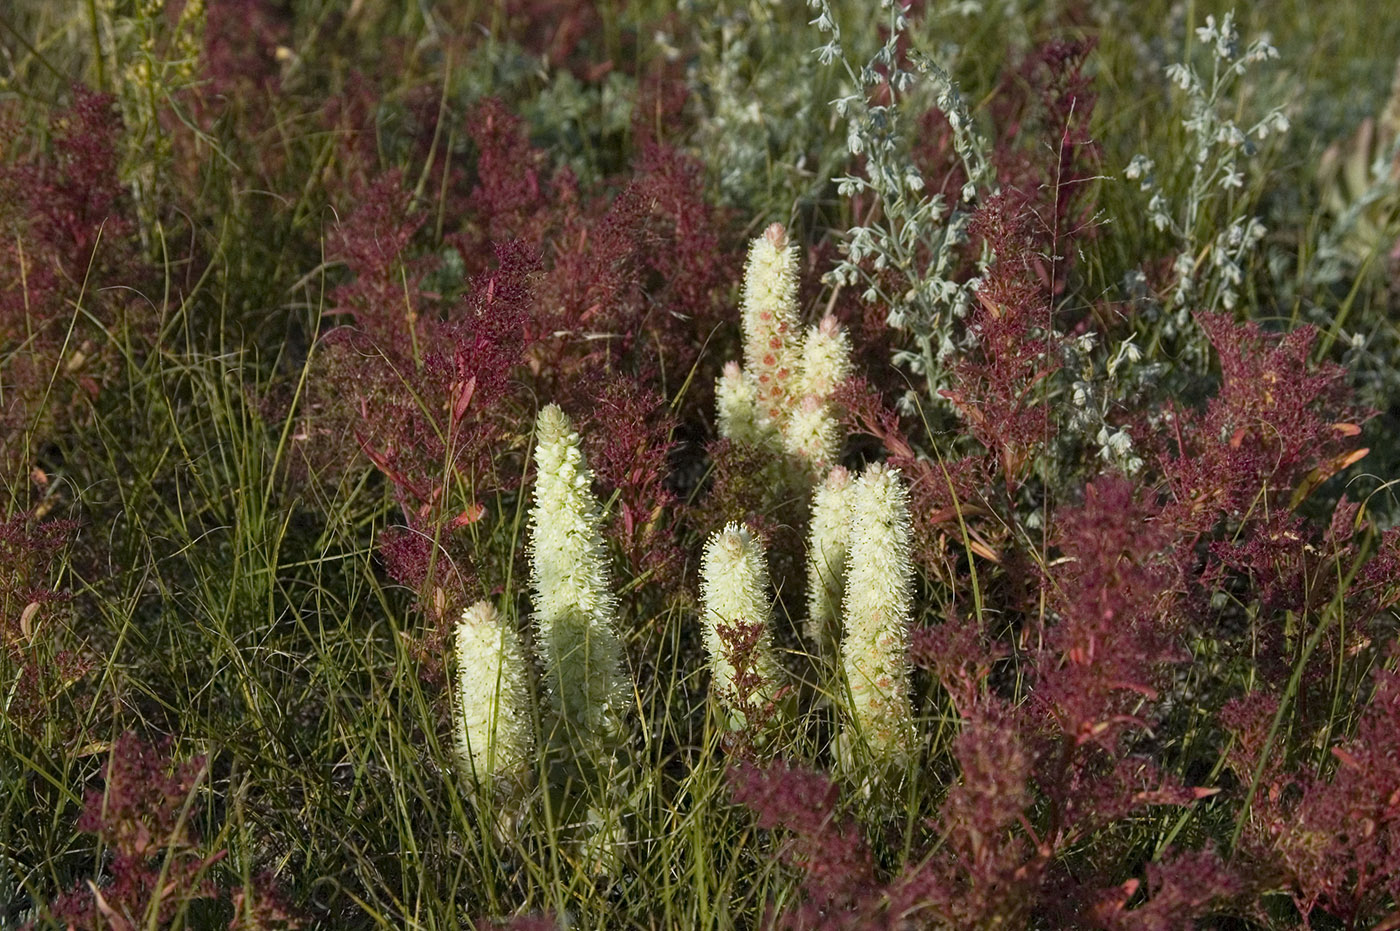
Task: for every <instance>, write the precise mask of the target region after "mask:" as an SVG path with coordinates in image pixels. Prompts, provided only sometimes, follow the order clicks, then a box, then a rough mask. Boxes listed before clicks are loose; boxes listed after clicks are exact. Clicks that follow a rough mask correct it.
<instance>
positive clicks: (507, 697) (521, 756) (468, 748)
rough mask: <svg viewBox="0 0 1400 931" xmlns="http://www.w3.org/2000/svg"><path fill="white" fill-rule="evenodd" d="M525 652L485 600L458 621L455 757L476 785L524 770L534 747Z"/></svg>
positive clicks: (519, 774)
mask: <svg viewBox="0 0 1400 931" xmlns="http://www.w3.org/2000/svg"><path fill="white" fill-rule="evenodd" d="M527 675H528V673H527V672H526V666H525V654H524V652H522V650H521V648H520V638H519V637H518V636H516V633H515V630H514V628H512V627H511V625H510V624H509V623H507V622H506V620H505V619H504V618H502V617H501V615H500V614H499V613H498V612H497V611H496V608H495V606H494V605H492V604H491V603H490V602H488V601H478V602H477V603H476V604H474V605H472V606H471V607H470V608H467V609H466V610H465V611H463V612H462V619H461V620H460V621H458V622H457V688H456V693H455V694H454V695H453V702H452V704H453V711H454V717H455V719H456V725H457V727H456V741H457V759H458V762H459V764H460V765H461V766H462V768H463V770H464V772H465V775H466V776H468V777H469V778H471V779H473V780H474V781H476V782H477V783H478V784H486V783H488V782H492V781H495V780H498V779H513V778H518V777H520V776H523V775H524V772H525V769H526V767H527V764H528V763H529V760H530V751H531V748H532V746H533V732H532V730H531V726H530V693H529V688H528V686H527V680H526V677H527Z"/></svg>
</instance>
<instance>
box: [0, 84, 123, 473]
mask: <svg viewBox="0 0 1400 931" xmlns="http://www.w3.org/2000/svg"><path fill="white" fill-rule="evenodd" d="M50 128H51V131H52V134H53V145H52V151H51V152H50V153H47V154H43V153H40V154H35V155H32V156H30V157H27V158H20V159H18V160H17V161H15V162H13V163H10V164H0V281H4V282H5V283H6V284H5V286H4V287H3V288H0V351H3V352H4V353H5V387H6V390H5V392H4V396H3V399H2V400H0V472H2V473H3V474H4V475H5V476H6V477H7V478H13V475H14V473H15V472H16V471H17V470H18V469H20V468H22V467H27V466H28V465H29V464H30V462H29V461H28V460H27V458H26V457H32V454H33V447H34V446H36V445H38V443H36V442H35V441H36V440H37V441H38V442H43V441H47V440H50V439H52V438H53V437H54V436H55V435H56V434H57V433H59V432H60V431H62V430H63V429H65V428H67V427H68V426H69V425H70V423H71V422H72V421H73V420H74V419H75V418H76V417H77V416H78V412H79V411H80V410H81V409H82V408H83V406H84V405H85V404H86V403H87V402H88V401H90V400H91V398H92V397H94V396H96V395H97V393H98V392H99V390H100V388H101V385H102V383H103V382H104V381H105V380H107V378H109V377H110V375H111V370H112V369H113V367H114V365H115V360H116V357H117V355H118V352H117V349H116V347H115V346H114V345H113V341H112V340H111V339H109V338H107V332H106V331H107V330H108V328H111V329H117V328H118V327H119V326H120V325H122V324H123V323H128V322H129V323H130V324H131V327H130V328H131V330H132V331H133V332H134V333H136V334H138V335H139V334H140V333H142V332H144V331H145V330H146V328H148V326H149V324H150V322H151V321H150V320H149V319H148V318H149V313H148V312H146V311H139V310H137V309H136V308H137V307H139V306H142V305H141V303H139V302H136V301H133V300H132V299H131V297H130V295H131V294H132V292H133V290H134V289H136V288H139V287H140V286H141V285H142V283H143V276H144V274H145V273H146V269H145V268H143V267H142V265H141V263H139V262H138V261H136V256H135V253H134V250H133V248H132V244H131V243H130V242H129V241H128V239H127V237H128V236H129V234H130V232H131V230H132V228H133V224H132V223H131V222H130V220H129V219H128V218H127V214H126V204H125V202H124V201H125V199H124V197H123V193H122V186H121V184H120V182H119V180H118V178H117V156H116V150H117V141H118V139H119V137H120V134H121V121H120V119H119V118H118V116H117V113H116V109H115V107H114V106H113V101H112V98H111V97H109V96H106V95H102V94H95V93H93V92H91V91H89V90H87V89H86V88H84V87H82V86H81V85H78V86H75V87H74V88H73V102H72V105H71V106H70V107H69V109H68V110H66V111H64V112H63V113H61V114H59V115H58V116H56V117H55V118H54V119H53V120H52V121H51V124H50ZM118 276H119V277H118ZM112 280H119V281H120V283H121V284H122V285H123V286H125V287H124V288H122V289H116V288H111V289H108V288H105V287H104V285H105V284H106V283H108V282H109V281H112ZM75 308H80V310H75ZM26 443H28V444H29V445H28V446H26ZM25 471H27V468H25Z"/></svg>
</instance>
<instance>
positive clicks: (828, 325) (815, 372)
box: [797, 314, 851, 401]
mask: <svg viewBox="0 0 1400 931" xmlns="http://www.w3.org/2000/svg"><path fill="white" fill-rule="evenodd" d="M850 374H851V338H850V337H849V336H847V335H846V331H845V329H843V328H842V326H841V324H840V322H839V321H838V320H837V319H836V318H835V317H833V316H832V315H831V314H827V315H826V316H825V317H823V318H822V320H821V322H820V323H818V324H817V325H816V326H813V327H808V329H807V339H806V340H805V341H804V342H803V343H802V369H801V375H800V376H799V377H798V381H797V392H798V394H800V395H801V396H803V397H807V398H816V399H817V400H818V401H826V400H827V399H829V398H830V397H831V395H832V392H834V391H835V390H836V387H837V386H838V385H840V384H841V382H843V381H845V380H846V379H847V378H849V377H850Z"/></svg>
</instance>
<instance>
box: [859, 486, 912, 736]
mask: <svg viewBox="0 0 1400 931" xmlns="http://www.w3.org/2000/svg"><path fill="white" fill-rule="evenodd" d="M850 500H851V530H850V533H851V537H850V549H849V553H848V555H847V558H846V597H845V627H846V632H845V639H844V641H843V642H842V644H841V661H842V665H843V667H844V669H845V676H846V688H847V690H848V693H849V701H850V707H849V712H850V720H851V725H850V729H854V733H850V732H849V731H850V729H848V734H847V741H846V744H847V746H848V747H851V748H854V747H855V746H857V745H860V744H863V745H864V746H865V747H867V748H868V749H869V753H870V755H871V757H872V758H873V759H874V760H875V761H877V762H892V761H894V760H896V759H898V758H900V757H902V756H904V755H905V754H907V753H908V752H909V751H911V750H912V749H913V742H914V721H913V716H912V714H911V712H910V705H909V701H910V699H909V628H910V625H911V623H912V620H913V617H912V607H913V579H914V569H913V563H912V562H911V561H910V558H909V543H910V535H911V522H910V518H909V492H908V491H907V490H906V489H905V487H904V485H903V483H902V482H901V481H900V478H899V472H898V471H897V470H895V469H890V468H888V467H887V466H885V465H883V464H881V463H872V464H871V465H870V466H867V467H866V469H865V471H864V472H863V473H862V474H861V476H860V477H859V478H858V479H856V481H855V483H854V485H853V487H852V490H851V499H850Z"/></svg>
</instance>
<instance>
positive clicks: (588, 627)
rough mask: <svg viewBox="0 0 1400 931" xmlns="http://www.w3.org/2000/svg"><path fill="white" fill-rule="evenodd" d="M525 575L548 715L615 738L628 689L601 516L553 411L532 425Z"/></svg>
mask: <svg viewBox="0 0 1400 931" xmlns="http://www.w3.org/2000/svg"><path fill="white" fill-rule="evenodd" d="M535 465H536V470H537V476H536V479H535V505H534V507H533V508H531V509H530V576H531V579H530V580H531V583H532V584H533V586H534V591H535V622H536V624H537V626H538V631H539V634H538V636H539V650H540V654H541V659H542V661H543V663H544V668H545V672H546V679H547V682H548V686H549V688H548V691H549V696H550V700H551V703H552V705H553V708H554V710H555V711H556V712H557V713H558V714H559V715H560V716H562V717H563V718H564V720H565V722H566V724H567V726H568V727H569V728H571V729H573V730H575V731H576V732H577V733H579V734H580V735H582V736H585V737H589V738H595V739H597V738H604V737H607V736H610V735H613V734H615V733H617V731H618V730H619V728H620V723H621V715H622V710H623V707H624V702H625V700H626V696H627V694H628V689H627V687H626V684H625V682H624V679H623V676H622V644H621V642H620V641H619V640H618V636H617V599H616V597H615V596H614V595H613V594H612V591H611V589H610V588H609V572H608V567H607V553H606V550H605V548H604V546H603V535H602V522H603V518H602V511H601V508H600V507H599V505H598V500H597V499H596V498H595V497H594V495H593V491H592V484H593V473H592V472H591V471H589V468H588V465H587V463H586V462H585V461H584V458H583V450H582V448H581V446H580V443H579V436H578V434H577V433H576V432H574V428H573V424H571V423H570V422H569V418H568V417H566V416H565V415H564V412H563V411H561V410H560V409H559V407H558V406H557V405H554V404H550V405H548V406H546V407H545V408H544V409H543V410H541V411H540V415H539V420H538V422H537V424H536V427H535Z"/></svg>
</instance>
